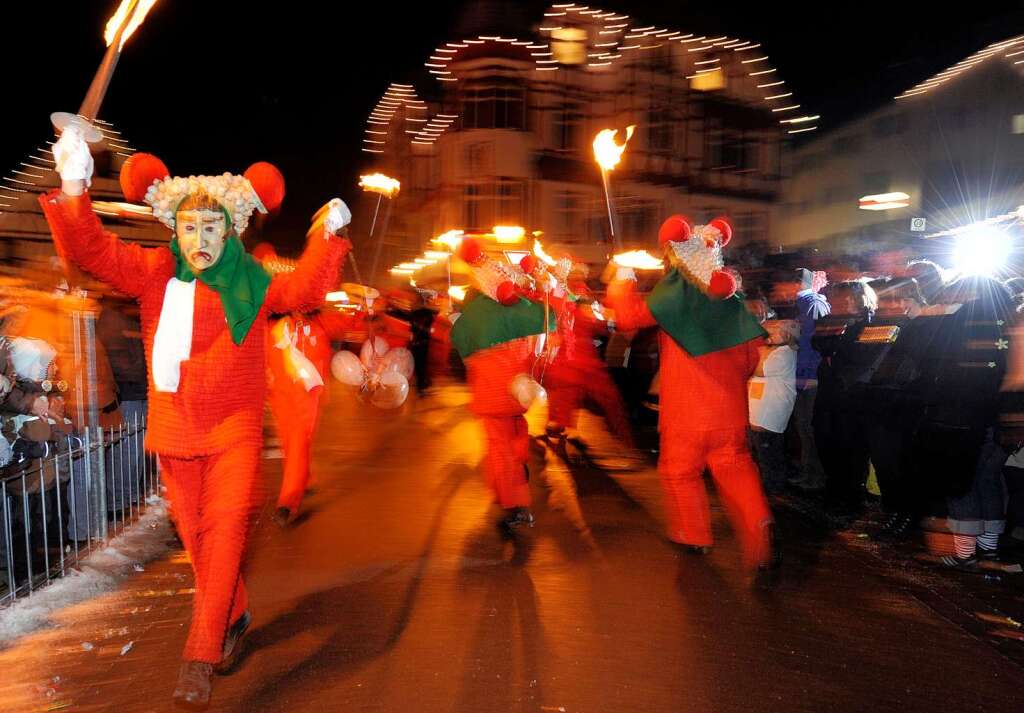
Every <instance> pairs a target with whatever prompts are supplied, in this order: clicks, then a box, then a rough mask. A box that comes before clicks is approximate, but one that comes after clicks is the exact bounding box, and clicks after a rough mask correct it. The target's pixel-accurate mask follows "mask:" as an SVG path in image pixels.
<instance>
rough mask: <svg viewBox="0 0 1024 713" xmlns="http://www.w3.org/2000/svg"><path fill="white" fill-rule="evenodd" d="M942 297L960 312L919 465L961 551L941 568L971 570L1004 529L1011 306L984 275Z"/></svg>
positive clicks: (943, 351)
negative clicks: (942, 502)
mask: <svg viewBox="0 0 1024 713" xmlns="http://www.w3.org/2000/svg"><path fill="white" fill-rule="evenodd" d="M940 299H942V300H943V302H945V303H946V304H959V305H961V307H960V309H959V310H957V311H956V312H955V313H954V314H952V315H950V316H949V317H948V318H946V320H945V321H946V323H947V327H946V328H945V330H944V331H945V334H944V335H943V336H944V338H943V339H941V340H939V341H938V343H937V344H936V345H935V346H936V347H938V349H937V350H936V352H935V353H936V357H937V358H936V360H935V364H934V367H933V369H934V370H933V372H932V374H931V375H930V379H929V381H930V383H931V384H934V388H933V390H932V392H931V393H930V394H929V397H930V399H929V400H930V403H929V413H928V423H927V425H926V428H925V429H922V434H921V435H922V436H924V440H922V442H921V443H920V444H919V445H920V446H921V448H920V452H921V453H925V452H927V454H928V455H927V457H925V458H921V459H916V460H917V461H918V463H919V465H925V466H926V467H929V469H930V470H931V471H932V473H931V477H932V479H933V481H937V482H938V483H939V484H940V485H942V486H944V489H945V495H946V496H947V507H948V512H949V517H948V519H947V522H948V525H949V528H950V530H952V532H953V539H954V546H955V549H956V551H955V553H954V554H952V555H948V556H947V557H945V558H944V559H943V563H944V564H946V565H947V566H949V567H954V568H958V569H973V568H974V567H976V566H977V561H978V558H979V557H980V558H994V557H995V556H996V553H997V549H998V543H999V536H1000V535H1001V534H1002V532H1003V531H1004V529H1005V526H1006V500H1005V498H1006V490H1005V487H1006V486H1005V482H1004V480H1003V466H1004V464H1005V463H1006V460H1007V453H1006V452H1005V451H1004V450H1003V448H1002V446H1001V445H1000V443H999V440H998V438H997V437H996V432H995V427H996V422H997V417H998V410H999V389H1000V386H1001V384H1002V382H1003V377H1004V374H1005V371H1006V353H1007V347H1008V346H1009V344H1008V340H1006V339H1005V335H1004V328H1005V327H1007V326H1008V325H1009V322H1010V320H1011V318H1012V316H1013V306H1014V305H1013V302H1012V298H1011V296H1010V293H1009V292H1008V291H1007V290H1006V288H1005V287H1004V286H1003V285H1002V284H1001V283H1000V282H998V281H996V280H994V279H991V278H988V277H981V276H969V277H965V278H962V279H960V280H957V281H956V282H954V283H952V284H950V285H948V286H947V287H946V289H945V291H944V295H943V296H940ZM940 459H941V460H940Z"/></svg>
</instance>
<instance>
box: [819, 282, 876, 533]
mask: <svg viewBox="0 0 1024 713" xmlns="http://www.w3.org/2000/svg"><path fill="white" fill-rule="evenodd" d="M828 299H829V303H830V304H831V306H832V320H831V322H830V325H829V326H830V329H829V333H828V335H827V336H826V335H824V334H820V333H819V337H820V338H819V339H818V340H817V342H816V347H817V348H818V350H819V352H820V354H821V357H822V359H821V363H820V364H819V366H818V394H817V398H816V400H815V404H814V417H813V422H814V438H815V443H816V444H817V446H818V453H819V454H820V456H821V462H822V466H823V467H824V470H825V498H826V503H827V504H828V506H829V509H830V510H832V511H833V512H834V514H836V515H837V516H839V517H840V518H841V519H844V520H845V519H848V518H851V517H855V516H856V515H857V514H859V513H860V511H861V510H862V508H863V506H864V487H865V484H866V481H867V475H868V452H867V443H866V440H865V438H864V437H863V433H862V432H861V429H860V421H859V418H858V415H857V413H858V410H859V408H860V404H859V403H857V399H858V398H859V397H860V396H861V394H862V389H861V387H862V384H861V382H860V380H861V377H862V369H863V364H862V363H861V362H860V360H859V359H858V358H857V357H858V350H857V340H858V338H859V337H860V334H861V332H862V331H863V330H864V329H865V327H867V326H868V325H869V324H870V323H871V321H872V320H873V319H874V315H875V312H876V310H877V309H878V298H877V296H876V295H875V291H874V290H873V289H871V285H869V284H868V282H867V281H866V280H849V281H845V282H840V283H837V284H835V285H833V286H832V287H831V288H830V290H829V295H828ZM820 331H821V330H820V329H819V332H820Z"/></svg>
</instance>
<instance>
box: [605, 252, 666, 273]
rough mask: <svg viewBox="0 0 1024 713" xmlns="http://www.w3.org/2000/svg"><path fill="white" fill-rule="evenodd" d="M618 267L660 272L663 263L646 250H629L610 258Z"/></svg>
mask: <svg viewBox="0 0 1024 713" xmlns="http://www.w3.org/2000/svg"><path fill="white" fill-rule="evenodd" d="M612 260H614V261H615V264H616V265H618V266H619V267H631V268H633V269H634V270H660V269H661V268H662V267H664V263H663V262H662V261H661V260H659V259H658V258H656V257H654V256H653V255H651V254H650V253H649V252H647V251H646V250H629V251H628V252H624V253H619V254H618V255H616V256H615V257H613V258H612Z"/></svg>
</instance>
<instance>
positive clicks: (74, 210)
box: [39, 126, 173, 297]
mask: <svg viewBox="0 0 1024 713" xmlns="http://www.w3.org/2000/svg"><path fill="white" fill-rule="evenodd" d="M53 156H54V160H55V162H56V169H57V172H58V173H59V174H60V178H61V187H60V189H59V190H53V191H50V192H49V193H44V194H43V195H41V196H39V204H40V205H41V206H42V207H43V214H44V215H45V216H46V221H47V222H48V223H49V224H50V230H51V231H52V232H53V240H54V243H56V247H57V252H58V253H59V254H60V256H61V257H63V258H66V259H68V260H70V261H71V262H73V263H75V264H76V265H78V266H79V267H81V268H82V269H84V270H85V271H86V272H90V273H92V274H93V275H95V276H96V277H98V278H99V279H101V280H103V281H104V282H106V283H107V284H108V285H110V286H111V287H113V288H115V289H116V290H118V291H120V292H123V293H125V294H127V295H130V296H132V297H138V296H140V295H141V294H142V293H143V291H144V290H145V289H146V286H147V285H148V284H150V282H151V281H152V279H153V278H154V277H156V276H157V273H158V272H160V271H166V274H167V276H170V275H171V274H173V273H172V271H171V267H172V263H173V258H172V256H171V253H170V251H169V250H167V249H166V248H163V249H161V248H157V249H152V248H151V249H145V248H143V247H141V246H139V245H133V244H131V243H124V242H122V241H121V240H119V239H118V237H117V236H116V235H114V234H113V233H110V232H107V231H104V230H103V226H102V225H101V224H100V219H99V218H97V217H96V214H95V213H93V211H92V201H90V200H89V194H88V192H87V191H86V189H87V188H88V187H89V185H90V183H91V179H92V171H93V161H92V155H91V154H90V152H89V145H88V144H87V143H86V142H85V138H84V136H83V134H82V132H81V130H79V129H78V128H76V127H75V126H69V127H67V128H65V129H64V132H63V133H62V134H61V136H60V139H59V140H58V141H57V143H56V144H54V146H53Z"/></svg>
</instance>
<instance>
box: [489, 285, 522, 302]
mask: <svg viewBox="0 0 1024 713" xmlns="http://www.w3.org/2000/svg"><path fill="white" fill-rule="evenodd" d="M494 297H495V299H497V300H498V302H501V304H503V305H505V306H506V307H510V306H511V305H514V304H515V303H516V302H518V301H519V292H518V291H517V290H516V286H515V284H514V283H512V282H509V281H508V280H506V281H505V282H502V283H501V284H500V285H498V289H496V290H495V291H494Z"/></svg>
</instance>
